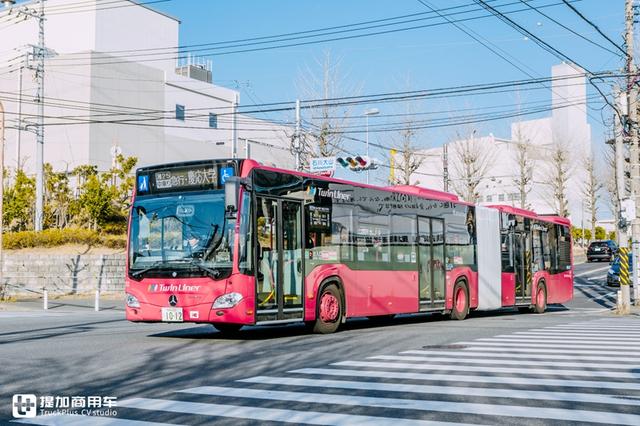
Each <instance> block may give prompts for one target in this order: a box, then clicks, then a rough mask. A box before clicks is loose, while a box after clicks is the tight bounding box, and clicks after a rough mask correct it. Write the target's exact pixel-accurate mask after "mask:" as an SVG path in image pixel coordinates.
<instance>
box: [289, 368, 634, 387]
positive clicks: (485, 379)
mask: <svg viewBox="0 0 640 426" xmlns="http://www.w3.org/2000/svg"><path fill="white" fill-rule="evenodd" d="M288 373H296V374H317V375H326V376H339V377H373V378H385V379H410V380H432V381H437V382H455V383H457V384H459V383H465V382H467V383H491V384H500V385H526V386H554V387H562V386H565V387H571V388H593V389H616V390H624V391H628V390H633V391H640V384H638V383H626V382H604V381H602V382H600V381H594V380H565V379H540V378H537V377H501V376H465V375H462V374H456V375H451V374H431V373H414V372H400V371H383V370H375V371H371V370H350V369H343V368H340V369H338V368H335V369H334V368H301V369H299V370H292V371H288Z"/></svg>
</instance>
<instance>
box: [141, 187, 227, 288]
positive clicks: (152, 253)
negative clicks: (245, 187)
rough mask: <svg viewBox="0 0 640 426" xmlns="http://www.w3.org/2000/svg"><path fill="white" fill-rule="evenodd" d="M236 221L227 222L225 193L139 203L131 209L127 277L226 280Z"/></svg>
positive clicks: (203, 193) (201, 194) (158, 197)
mask: <svg viewBox="0 0 640 426" xmlns="http://www.w3.org/2000/svg"><path fill="white" fill-rule="evenodd" d="M234 227H235V219H227V218H225V212H224V191H207V192H198V193H187V194H180V195H178V194H170V195H166V196H156V197H141V198H138V199H136V201H135V203H134V205H133V212H132V217H131V231H130V241H129V274H130V276H132V277H134V278H142V277H143V276H144V275H150V276H151V275H153V276H156V277H158V276H177V275H181V276H185V275H186V276H205V275H208V276H212V277H213V278H222V277H223V276H228V275H229V274H230V272H231V266H232V260H233V258H232V250H233V231H234Z"/></svg>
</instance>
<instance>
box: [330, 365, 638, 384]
mask: <svg viewBox="0 0 640 426" xmlns="http://www.w3.org/2000/svg"><path fill="white" fill-rule="evenodd" d="M331 365H337V366H344V367H368V368H393V369H405V370H429V371H451V372H458V371H466V372H478V373H499V374H525V375H547V376H564V377H607V378H612V379H613V378H615V379H630V380H638V379H640V373H631V372H619V371H579V370H563V371H562V372H561V374H560V372H559V371H558V370H557V369H546V368H526V369H525V368H512V367H487V366H482V367H480V366H475V365H424V364H412V363H403V362H393V363H392V362H377V361H340V362H335V363H333V364H331Z"/></svg>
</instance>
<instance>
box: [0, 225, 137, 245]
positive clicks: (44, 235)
mask: <svg viewBox="0 0 640 426" xmlns="http://www.w3.org/2000/svg"><path fill="white" fill-rule="evenodd" d="M126 242H127V238H126V236H124V235H100V234H99V233H97V232H96V231H92V230H90V229H82V228H65V229H46V230H44V231H42V232H35V231H22V232H7V233H5V234H4V236H3V244H2V247H3V248H5V249H8V250H17V249H23V248H32V247H57V246H61V245H65V244H86V245H88V246H101V247H108V248H114V249H121V248H125V247H126Z"/></svg>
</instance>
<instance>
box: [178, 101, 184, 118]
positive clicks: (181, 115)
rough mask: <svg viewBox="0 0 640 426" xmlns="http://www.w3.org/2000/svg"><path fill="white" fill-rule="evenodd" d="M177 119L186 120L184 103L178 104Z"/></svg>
mask: <svg viewBox="0 0 640 426" xmlns="http://www.w3.org/2000/svg"><path fill="white" fill-rule="evenodd" d="M176 120H180V121H184V105H179V104H176Z"/></svg>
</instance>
